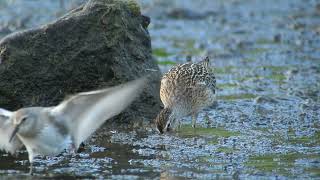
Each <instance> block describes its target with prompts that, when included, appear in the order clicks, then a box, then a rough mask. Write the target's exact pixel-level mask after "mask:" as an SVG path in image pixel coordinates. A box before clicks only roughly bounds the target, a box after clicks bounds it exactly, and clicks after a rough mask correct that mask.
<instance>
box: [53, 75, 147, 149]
mask: <svg viewBox="0 0 320 180" xmlns="http://www.w3.org/2000/svg"><path fill="white" fill-rule="evenodd" d="M147 79H148V77H147V76H146V77H142V78H139V79H137V80H133V81H130V82H127V83H124V84H121V85H118V86H115V87H111V88H105V89H102V90H97V91H91V92H84V93H79V94H77V95H75V96H72V97H70V98H69V99H67V100H65V101H63V102H62V103H61V104H60V105H58V106H56V107H55V108H53V110H52V113H53V115H54V116H56V117H57V119H59V118H60V119H62V120H65V121H67V122H66V123H67V124H68V127H69V128H70V132H71V136H73V139H74V141H75V142H74V144H75V145H76V147H79V145H80V144H81V142H83V141H84V140H86V139H87V138H88V137H89V136H90V135H91V134H92V133H94V132H95V131H96V130H97V129H98V128H99V127H100V126H101V125H102V124H103V123H104V122H105V121H106V120H107V119H110V118H111V117H113V116H115V115H118V114H119V113H120V112H122V111H123V110H124V109H125V108H126V107H127V106H128V105H130V104H131V103H132V101H133V100H134V99H135V98H136V97H137V96H138V95H139V94H140V93H141V92H142V90H143V88H144V85H145V84H146V82H147Z"/></svg>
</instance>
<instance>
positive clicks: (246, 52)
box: [241, 48, 269, 55]
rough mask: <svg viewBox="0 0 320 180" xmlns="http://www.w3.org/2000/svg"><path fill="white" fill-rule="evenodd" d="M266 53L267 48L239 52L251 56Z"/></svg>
mask: <svg viewBox="0 0 320 180" xmlns="http://www.w3.org/2000/svg"><path fill="white" fill-rule="evenodd" d="M268 51H269V49H268V48H252V49H244V50H241V52H242V53H244V54H252V55H258V54H261V53H265V52H268Z"/></svg>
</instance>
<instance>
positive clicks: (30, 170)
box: [29, 162, 33, 176]
mask: <svg viewBox="0 0 320 180" xmlns="http://www.w3.org/2000/svg"><path fill="white" fill-rule="evenodd" d="M29 175H30V176H32V175H33V162H30V169H29Z"/></svg>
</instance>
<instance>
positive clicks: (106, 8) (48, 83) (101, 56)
mask: <svg viewBox="0 0 320 180" xmlns="http://www.w3.org/2000/svg"><path fill="white" fill-rule="evenodd" d="M132 7H133V1H130V3H128V2H127V1H120V0H90V1H88V2H87V3H86V4H84V5H82V6H80V7H78V8H76V9H74V10H72V11H71V12H69V13H67V14H66V15H64V16H63V17H61V18H59V19H57V20H56V21H55V22H52V23H49V24H46V25H44V26H42V27H39V28H35V29H31V30H26V31H22V32H17V33H14V34H11V35H8V36H7V37H5V38H3V39H2V40H1V41H0V107H2V108H6V109H9V110H16V109H18V108H21V107H27V106H53V105H56V104H58V103H59V102H60V101H62V100H63V99H64V98H65V97H66V96H68V95H72V94H75V93H77V92H83V91H90V90H94V89H99V88H103V87H107V86H114V85H117V84H120V83H123V82H127V81H129V80H133V79H136V78H138V77H141V76H143V75H146V74H150V72H152V74H153V75H152V76H151V79H152V80H151V81H150V83H149V84H148V86H147V87H146V89H145V90H144V92H143V94H142V95H141V96H140V97H139V98H138V99H137V100H136V101H135V102H134V103H133V105H131V106H130V108H128V109H127V110H126V111H125V112H124V113H122V114H120V115H119V116H118V118H117V121H118V122H131V120H132V119H134V120H135V121H137V120H138V119H152V118H153V117H154V116H155V115H156V113H157V112H158V110H159V107H160V102H159V79H160V71H159V69H158V66H157V63H156V61H155V60H154V59H153V58H152V50H151V42H150V36H149V33H148V30H147V25H148V23H149V21H150V19H149V18H147V17H145V16H143V15H141V14H140V10H139V7H136V6H134V7H135V8H132ZM148 69H152V71H148ZM154 70H158V71H154Z"/></svg>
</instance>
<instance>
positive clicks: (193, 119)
mask: <svg viewBox="0 0 320 180" xmlns="http://www.w3.org/2000/svg"><path fill="white" fill-rule="evenodd" d="M197 117H198V113H192V127H193V128H195V127H196V121H197Z"/></svg>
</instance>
